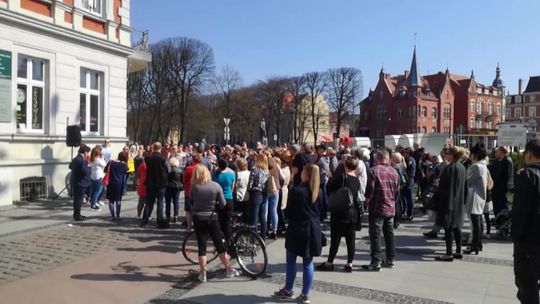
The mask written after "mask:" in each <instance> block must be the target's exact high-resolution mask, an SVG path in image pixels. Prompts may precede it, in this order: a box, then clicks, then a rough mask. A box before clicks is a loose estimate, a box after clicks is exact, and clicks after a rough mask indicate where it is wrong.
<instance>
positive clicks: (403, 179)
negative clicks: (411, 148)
mask: <svg viewBox="0 0 540 304" xmlns="http://www.w3.org/2000/svg"><path fill="white" fill-rule="evenodd" d="M396 171H397V173H398V175H399V184H400V186H401V188H403V187H406V186H407V177H405V174H403V172H402V171H401V167H397V168H396Z"/></svg>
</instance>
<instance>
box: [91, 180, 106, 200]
mask: <svg viewBox="0 0 540 304" xmlns="http://www.w3.org/2000/svg"><path fill="white" fill-rule="evenodd" d="M102 180H103V179H102V178H100V179H98V180H92V195H91V196H90V206H94V205H96V203H97V202H98V201H99V198H100V197H101V192H103V183H102Z"/></svg>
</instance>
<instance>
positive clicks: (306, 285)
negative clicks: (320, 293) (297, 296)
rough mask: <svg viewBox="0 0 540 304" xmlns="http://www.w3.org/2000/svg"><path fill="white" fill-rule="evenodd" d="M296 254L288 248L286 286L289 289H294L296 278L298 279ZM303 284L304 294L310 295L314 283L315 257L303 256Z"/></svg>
mask: <svg viewBox="0 0 540 304" xmlns="http://www.w3.org/2000/svg"><path fill="white" fill-rule="evenodd" d="M296 257H297V256H296V254H294V253H292V252H290V251H288V250H287V278H286V280H285V288H286V289H287V290H289V291H292V290H293V287H294V280H295V279H296ZM302 264H303V271H304V272H303V277H302V279H303V282H302V283H303V286H302V294H304V295H308V294H309V291H310V290H311V286H312V285H313V270H314V267H313V257H306V258H303V261H302Z"/></svg>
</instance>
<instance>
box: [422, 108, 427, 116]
mask: <svg viewBox="0 0 540 304" xmlns="http://www.w3.org/2000/svg"><path fill="white" fill-rule="evenodd" d="M422 117H423V118H426V117H427V108H426V107H422Z"/></svg>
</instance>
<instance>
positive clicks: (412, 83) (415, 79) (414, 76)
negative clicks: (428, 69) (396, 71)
mask: <svg viewBox="0 0 540 304" xmlns="http://www.w3.org/2000/svg"><path fill="white" fill-rule="evenodd" d="M407 85H408V86H409V87H421V86H422V80H421V79H420V73H419V70H418V64H417V63H416V45H415V46H414V52H413V58H412V62H411V71H410V73H409V77H407Z"/></svg>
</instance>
